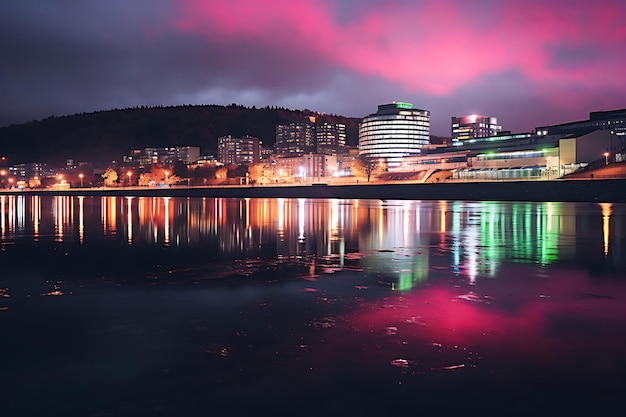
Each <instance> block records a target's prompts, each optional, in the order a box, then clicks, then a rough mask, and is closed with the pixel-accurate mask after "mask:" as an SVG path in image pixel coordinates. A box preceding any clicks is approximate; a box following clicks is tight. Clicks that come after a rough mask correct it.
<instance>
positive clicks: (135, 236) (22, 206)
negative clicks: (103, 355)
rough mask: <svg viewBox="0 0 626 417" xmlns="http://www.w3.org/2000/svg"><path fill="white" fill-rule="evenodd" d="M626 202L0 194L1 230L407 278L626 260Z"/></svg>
mask: <svg viewBox="0 0 626 417" xmlns="http://www.w3.org/2000/svg"><path fill="white" fill-rule="evenodd" d="M625 211H626V209H625V208H624V206H622V205H614V204H608V203H600V204H575V203H529V202H519V203H501V202H459V201H452V202H450V201H440V202H430V201H429V202H424V201H378V200H315V199H282V198H279V199H224V198H169V197H125V198H121V197H71V196H54V197H40V196H26V195H15V196H13V195H12V196H1V197H0V213H1V216H0V228H1V238H2V241H3V242H8V241H11V240H15V239H19V240H28V239H33V240H34V241H37V240H41V239H46V238H53V239H54V240H55V241H57V242H64V241H67V242H76V241H78V242H79V243H80V244H86V243H88V242H89V241H94V240H102V239H105V240H107V239H113V240H119V241H125V242H126V243H127V244H128V245H131V246H133V245H134V246H137V245H140V246H141V245H162V246H164V247H169V246H173V247H198V246H201V245H203V244H206V243H207V242H213V244H215V245H216V247H217V250H218V252H219V253H220V254H221V255H222V257H223V258H231V259H242V258H247V259H254V258H258V257H263V258H266V257H267V256H269V255H268V254H272V253H273V254H274V256H275V257H277V258H281V257H283V258H284V257H296V258H302V259H308V260H309V261H311V260H312V259H317V260H318V261H319V260H322V261H325V262H326V263H328V262H332V263H333V265H334V266H335V267H339V268H344V267H345V264H346V259H355V258H359V259H360V260H361V266H363V267H365V268H366V269H367V270H368V271H371V272H376V273H380V274H382V275H385V276H387V277H388V278H393V279H395V280H396V281H397V282H395V283H394V285H397V287H396V288H397V289H401V290H406V289H410V288H411V287H413V286H414V285H416V284H417V283H420V282H423V281H425V280H427V279H428V276H429V274H430V273H431V271H432V270H433V269H437V268H442V267H448V266H451V267H452V268H453V270H454V272H455V273H456V274H459V275H462V276H466V277H467V278H468V279H469V280H470V281H471V282H473V281H475V280H476V278H477V277H478V276H483V277H492V278H493V277H496V276H497V274H498V269H499V268H500V265H501V264H502V263H503V262H514V263H531V264H541V265H548V264H552V263H555V262H566V263H568V262H571V263H581V264H585V263H587V264H593V265H594V266H595V267H603V268H609V269H612V268H618V269H620V268H623V266H624V264H623V259H624V247H623V240H624V235H625V228H626V223H625V222H624V212H625ZM581 236H582V237H584V239H578V238H579V237H581ZM365 255H366V256H365Z"/></svg>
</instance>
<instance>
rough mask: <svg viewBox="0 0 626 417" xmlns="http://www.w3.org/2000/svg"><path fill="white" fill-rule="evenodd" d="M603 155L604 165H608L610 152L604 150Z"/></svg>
mask: <svg viewBox="0 0 626 417" xmlns="http://www.w3.org/2000/svg"><path fill="white" fill-rule="evenodd" d="M602 155H604V165H608V164H609V153H608V152H604V153H603V154H602Z"/></svg>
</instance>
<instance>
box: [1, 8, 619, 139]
mask: <svg viewBox="0 0 626 417" xmlns="http://www.w3.org/2000/svg"><path fill="white" fill-rule="evenodd" d="M233 1H235V0H233ZM277 1H278V0H277ZM281 1H282V0H281ZM235 3H237V4H234V5H231V4H230V3H228V4H226V3H220V4H219V6H218V5H216V4H213V3H209V2H203V1H197V0H153V1H132V2H128V1H121V0H112V1H106V2H84V1H71V0H65V1H63V0H26V1H20V2H3V3H2V4H0V49H1V50H2V54H3V56H2V60H0V108H2V112H0V126H2V125H7V124H10V123H22V122H26V121H29V120H32V119H41V118H45V117H47V116H49V115H51V114H54V115H64V114H73V113H80V112H88V111H96V110H106V109H111V108H123V107H131V106H137V105H177V104H229V103H233V102H235V103H239V104H243V105H248V106H252V105H255V106H265V105H279V106H285V107H290V108H301V109H302V108H309V109H312V110H317V111H323V112H327V113H335V114H343V115H346V116H354V117H363V116H365V115H367V114H370V113H373V112H375V111H376V106H377V105H378V104H382V103H386V102H390V101H393V100H398V101H408V102H411V103H413V104H414V105H415V106H416V107H419V108H424V109H427V110H430V111H431V115H432V133H434V134H438V135H447V134H449V129H450V128H449V122H450V117H451V116H460V115H464V114H468V113H474V112H476V113H481V114H485V115H495V116H498V118H499V120H500V122H501V124H502V125H503V126H504V128H505V129H509V130H513V131H526V130H530V129H532V128H533V127H535V126H538V125H541V124H547V123H561V122H565V121H567V120H572V119H578V118H584V117H586V116H587V114H588V112H589V111H594V110H599V109H600V108H604V109H610V108H616V107H618V106H619V107H625V105H624V104H623V93H624V92H626V87H625V86H624V83H623V82H622V81H621V80H623V77H622V78H621V79H620V78H619V77H618V75H617V74H618V73H619V71H620V69H623V65H622V64H623V62H624V57H623V56H620V57H617V55H616V54H618V52H617V51H614V52H611V50H613V49H614V46H615V42H619V41H620V39H623V38H624V37H625V36H626V35H624V33H622V32H623V30H622V32H619V28H618V27H616V26H615V25H616V21H615V19H614V18H612V17H611V16H612V15H610V14H607V16H608V17H606V19H608V20H607V21H608V22H609V24H608V25H606V26H607V27H608V29H607V30H606V31H605V32H598V33H600V34H598V35H593V34H592V33H595V32H593V31H592V30H591V29H589V28H588V29H585V31H583V32H581V33H579V32H580V31H579V32H574V34H573V35H572V34H571V33H561V32H567V28H568V26H567V25H562V26H559V27H557V28H555V27H554V25H555V24H558V20H556V19H554V18H553V17H552V15H550V14H548V13H546V11H547V10H549V7H551V6H550V5H544V4H543V3H541V2H534V3H533V4H535V3H536V4H535V7H537V13H535V14H533V13H531V12H532V11H527V10H525V9H524V7H522V6H521V5H520V4H518V3H516V2H513V1H509V2H504V1H503V2H460V1H448V2H434V1H425V0H424V1H419V2H414V1H404V0H395V1H388V0H368V1H366V2H358V3H355V2H351V1H331V0H324V1H320V2H312V1H308V0H303V1H302V2H301V3H293V2H287V1H282V2H281V3H280V4H279V5H276V4H273V5H272V6H271V8H270V6H268V4H267V3H263V2H262V1H260V0H236V1H235ZM606 3H607V5H610V6H611V7H612V9H611V10H618V11H619V10H623V8H621V7H622V6H619V3H616V2H614V1H607V2H606ZM559 4H560V3H559ZM207 5H208V6H209V7H207ZM243 6H248V8H247V9H243V8H242V7H243ZM561 6H562V5H561ZM299 7H303V8H304V9H303V10H306V12H307V13H304V14H303V13H300V12H301V10H300V9H299ZM577 7H581V8H582V7H588V6H584V5H583V4H582V3H581V5H579V6H577ZM218 8H219V13H221V14H220V15H219V16H218V15H217V14H216V13H218V10H217V9H218ZM268 8H269V9H268ZM282 9H285V12H284V13H283V14H282V15H280V14H279V12H280V11H281V10H282ZM237 10H244V11H245V12H242V13H235V11H237ZM267 10H269V11H270V12H272V13H273V14H270V15H266V16H264V15H263V14H264V13H265V12H266V11H267ZM564 10H565V9H564ZM589 10H590V13H591V11H593V10H595V9H589ZM381 11H385V13H381ZM583 15H584V13H583V12H582V11H579V12H573V11H571V10H570V11H568V14H567V16H574V17H575V18H577V19H580V18H581V17H580V16H583ZM520 16H521V17H520ZM523 19H526V20H523ZM602 19H604V14H602V13H601V12H598V13H595V14H592V17H591V18H590V22H593V28H594V30H596V29H595V28H601V27H602V26H601V25H600V23H601V22H602V21H603V20H602ZM466 21H471V22H473V23H472V24H471V25H462V24H461V23H462V22H466ZM420 22H421V23H420ZM555 22H556V23H555ZM420 24H421V26H420ZM281 25H283V26H281ZM527 26H528V27H527ZM597 30H600V29H597ZM417 35H419V36H417ZM568 36H569V38H568ZM584 36H586V37H585V38H584V39H586V41H585V42H582V41H579V40H580V39H583V37H584ZM607 37H608V38H609V40H604V39H606V38H607ZM544 39H548V40H549V43H547V44H546V45H544V43H543V42H542V41H543V40H544ZM568 39H570V40H568ZM571 39H574V40H575V41H576V42H578V43H576V42H574V41H571ZM455 54H458V55H455ZM616 57H617V58H616ZM602 74H605V75H606V76H600V75H602Z"/></svg>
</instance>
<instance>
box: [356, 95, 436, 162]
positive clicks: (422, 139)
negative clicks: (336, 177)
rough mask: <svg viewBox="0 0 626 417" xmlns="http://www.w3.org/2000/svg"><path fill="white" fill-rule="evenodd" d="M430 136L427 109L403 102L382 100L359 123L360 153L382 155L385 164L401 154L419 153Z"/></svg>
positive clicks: (379, 156)
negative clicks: (380, 103)
mask: <svg viewBox="0 0 626 417" xmlns="http://www.w3.org/2000/svg"><path fill="white" fill-rule="evenodd" d="M429 139H430V112H429V111H428V110H420V109H415V108H413V105H412V104H410V103H403V102H394V103H391V104H383V105H380V106H378V111H377V112H376V113H374V114H370V115H369V116H367V117H365V118H364V119H363V121H362V122H361V123H360V124H359V155H361V156H365V157H368V158H372V159H383V160H384V162H385V163H386V164H387V166H388V167H395V166H398V165H400V163H401V161H402V158H403V157H404V156H409V155H419V154H420V152H421V149H422V148H423V147H425V146H427V145H428V144H429Z"/></svg>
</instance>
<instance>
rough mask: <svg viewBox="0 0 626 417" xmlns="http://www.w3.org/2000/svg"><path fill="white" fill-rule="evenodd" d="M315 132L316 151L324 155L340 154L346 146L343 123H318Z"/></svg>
mask: <svg viewBox="0 0 626 417" xmlns="http://www.w3.org/2000/svg"><path fill="white" fill-rule="evenodd" d="M316 129H317V132H316V138H317V153H318V154H326V155H342V154H344V153H346V152H347V148H346V125H344V124H343V123H321V124H318V125H317V127H316Z"/></svg>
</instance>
